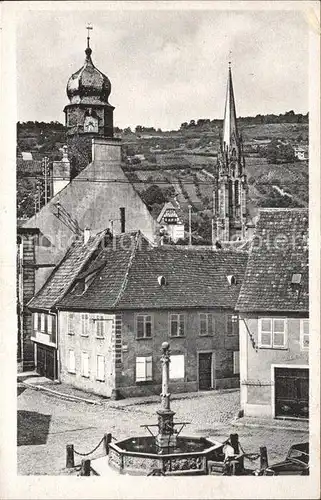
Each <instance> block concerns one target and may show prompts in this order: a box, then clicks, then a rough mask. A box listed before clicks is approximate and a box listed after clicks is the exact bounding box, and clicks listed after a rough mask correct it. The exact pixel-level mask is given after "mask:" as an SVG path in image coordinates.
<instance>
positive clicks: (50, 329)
mask: <svg viewBox="0 0 321 500" xmlns="http://www.w3.org/2000/svg"><path fill="white" fill-rule="evenodd" d="M47 332H48V333H49V335H51V332H52V315H51V314H48V316H47Z"/></svg>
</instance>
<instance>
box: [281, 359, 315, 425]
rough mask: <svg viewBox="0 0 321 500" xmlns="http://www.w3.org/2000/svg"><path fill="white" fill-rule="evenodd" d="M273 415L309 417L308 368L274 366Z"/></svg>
mask: <svg viewBox="0 0 321 500" xmlns="http://www.w3.org/2000/svg"><path fill="white" fill-rule="evenodd" d="M274 380H275V416H276V417H291V418H308V417H309V369H308V368H275V376H274Z"/></svg>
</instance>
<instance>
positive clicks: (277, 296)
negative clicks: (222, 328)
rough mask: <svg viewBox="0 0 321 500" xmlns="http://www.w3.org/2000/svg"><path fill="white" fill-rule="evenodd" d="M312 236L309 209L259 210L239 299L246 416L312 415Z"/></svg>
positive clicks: (306, 416) (242, 378)
mask: <svg viewBox="0 0 321 500" xmlns="http://www.w3.org/2000/svg"><path fill="white" fill-rule="evenodd" d="M307 237H308V210H307V209H264V210H261V211H260V215H259V219H258V223H257V228H256V233H255V238H254V240H253V246H252V250H251V252H250V256H249V260H248V264H247V269H246V273H245V278H244V281H243V284H242V287H241V291H240V296H239V299H238V302H237V310H238V312H239V322H240V325H239V330H240V386H241V406H242V409H243V411H244V414H245V415H247V416H264V417H272V418H308V416H309V294H308V239H307Z"/></svg>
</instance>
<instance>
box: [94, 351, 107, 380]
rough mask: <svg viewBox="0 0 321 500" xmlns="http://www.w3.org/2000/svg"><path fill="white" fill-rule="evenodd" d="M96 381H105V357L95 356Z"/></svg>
mask: <svg viewBox="0 0 321 500" xmlns="http://www.w3.org/2000/svg"><path fill="white" fill-rule="evenodd" d="M96 378H97V380H101V381H102V382H103V381H104V380H105V357H104V356H101V355H100V354H98V355H97V375H96Z"/></svg>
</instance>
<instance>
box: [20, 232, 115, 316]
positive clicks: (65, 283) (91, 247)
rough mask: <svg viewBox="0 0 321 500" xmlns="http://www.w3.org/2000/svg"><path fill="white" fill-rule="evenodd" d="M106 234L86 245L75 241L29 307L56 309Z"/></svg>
mask: <svg viewBox="0 0 321 500" xmlns="http://www.w3.org/2000/svg"><path fill="white" fill-rule="evenodd" d="M105 234H106V231H102V232H101V233H98V234H97V235H95V236H94V237H92V238H90V239H89V240H88V242H87V243H86V244H84V243H83V241H80V240H75V241H74V242H73V243H72V245H71V246H70V247H69V249H68V250H67V252H66V254H65V256H64V258H63V259H62V260H61V262H60V263H59V264H58V265H57V266H56V267H55V269H54V270H53V272H52V273H51V274H50V276H49V278H48V279H47V281H46V282H45V284H44V285H43V287H42V288H41V289H40V290H39V291H38V293H37V294H36V295H35V296H34V297H33V298H32V299H31V301H30V302H29V304H28V307H30V309H51V308H53V307H55V305H56V303H57V301H58V300H59V299H61V298H62V297H63V295H64V294H65V293H66V292H67V290H68V288H69V287H70V285H71V284H72V283H73V281H74V279H75V277H76V276H77V274H78V273H79V272H80V271H81V270H82V269H83V267H84V266H85V264H86V262H88V260H89V259H90V257H91V256H92V255H93V252H94V251H95V250H96V249H97V247H98V245H99V243H100V242H101V240H102V238H103V237H104V235H105Z"/></svg>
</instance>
